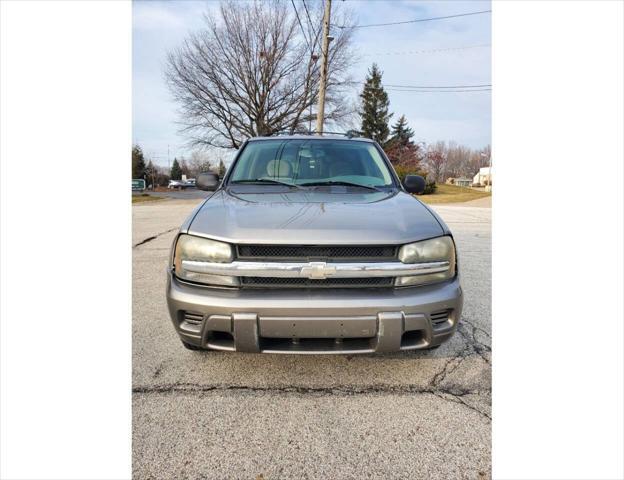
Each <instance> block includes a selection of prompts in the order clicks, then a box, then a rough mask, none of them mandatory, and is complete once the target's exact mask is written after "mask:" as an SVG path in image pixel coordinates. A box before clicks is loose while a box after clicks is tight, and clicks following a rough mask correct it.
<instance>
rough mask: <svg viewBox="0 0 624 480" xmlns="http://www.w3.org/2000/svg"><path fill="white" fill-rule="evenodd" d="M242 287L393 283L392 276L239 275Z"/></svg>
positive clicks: (391, 284)
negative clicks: (287, 276)
mask: <svg viewBox="0 0 624 480" xmlns="http://www.w3.org/2000/svg"><path fill="white" fill-rule="evenodd" d="M240 279H241V286H242V287H243V288H383V287H392V286H393V285H394V277H369V278H327V279H324V280H313V279H309V278H276V277H240Z"/></svg>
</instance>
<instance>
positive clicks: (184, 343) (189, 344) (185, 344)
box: [181, 340, 203, 351]
mask: <svg viewBox="0 0 624 480" xmlns="http://www.w3.org/2000/svg"><path fill="white" fill-rule="evenodd" d="M181 342H182V345H184V348H186V349H188V350H195V351H197V350H203V348H201V347H198V346H197V345H193V344H192V343H186V342H185V341H184V340H181Z"/></svg>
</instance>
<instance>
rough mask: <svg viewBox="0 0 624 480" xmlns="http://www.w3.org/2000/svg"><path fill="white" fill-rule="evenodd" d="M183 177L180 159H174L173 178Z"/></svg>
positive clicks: (172, 166)
mask: <svg viewBox="0 0 624 480" xmlns="http://www.w3.org/2000/svg"><path fill="white" fill-rule="evenodd" d="M181 178H182V169H181V168H180V164H179V163H178V159H177V158H174V159H173V165H171V180H180V179H181Z"/></svg>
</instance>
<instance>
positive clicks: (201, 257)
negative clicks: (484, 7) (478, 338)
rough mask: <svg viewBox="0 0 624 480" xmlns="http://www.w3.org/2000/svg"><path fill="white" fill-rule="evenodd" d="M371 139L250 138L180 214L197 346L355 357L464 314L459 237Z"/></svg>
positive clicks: (410, 344)
mask: <svg viewBox="0 0 624 480" xmlns="http://www.w3.org/2000/svg"><path fill="white" fill-rule="evenodd" d="M424 186H425V181H424V179H423V178H422V177H419V176H414V175H408V176H407V177H406V178H405V181H404V183H403V184H401V183H400V181H399V179H398V177H397V175H396V173H395V172H394V170H393V168H392V166H391V164H390V162H389V160H388V158H387V157H386V155H385V153H384V152H383V150H382V149H381V148H380V146H379V145H378V144H377V143H376V142H374V141H372V140H368V139H362V138H341V137H335V136H316V135H315V136H306V135H291V136H284V137H279V136H278V137H262V138H253V139H250V140H248V141H247V142H245V144H244V145H243V146H242V147H241V148H240V150H239V151H238V152H237V154H236V157H235V158H234V161H233V163H232V166H231V167H230V169H229V170H228V172H227V174H226V175H225V177H224V178H223V180H222V182H221V183H219V182H218V178H217V177H216V176H215V175H214V174H212V173H203V174H201V175H199V176H198V177H197V187H198V188H201V189H203V190H214V193H213V194H212V195H211V196H210V197H209V198H208V199H207V200H205V201H204V202H203V203H202V204H201V205H200V206H199V207H197V208H196V209H195V211H193V213H192V214H191V215H190V216H189V217H188V219H187V220H186V221H185V222H184V223H183V224H182V226H181V228H180V231H179V233H178V235H177V236H176V238H175V241H174V243H173V248H172V252H171V260H170V264H169V267H168V269H167V270H168V271H167V274H168V282H167V302H168V306H169V312H170V315H171V319H172V321H173V325H174V327H175V329H176V331H177V333H178V334H179V335H180V338H181V339H182V343H183V344H184V346H185V347H187V348H189V349H191V350H202V349H205V350H221V351H231V352H234V351H236V352H264V353H300V354H314V353H316V354H328V353H340V354H354V353H370V352H391V351H400V350H414V349H428V348H434V347H437V346H439V345H440V344H441V343H442V342H444V341H446V340H448V339H449V338H450V337H451V336H452V335H453V333H454V332H455V330H456V329H457V324H458V322H459V319H460V315H461V310H462V301H463V297H462V289H461V286H460V283H459V273H458V271H459V268H458V263H457V254H456V250H455V243H454V241H453V236H452V234H451V232H450V230H449V229H448V227H447V226H446V225H445V223H444V222H443V221H442V219H440V217H438V215H437V214H436V213H434V212H433V211H432V210H431V209H430V208H429V207H428V206H426V205H424V204H423V203H421V202H420V201H419V200H418V199H417V198H415V197H414V196H413V195H412V194H413V193H421V192H422V191H423V189H424Z"/></svg>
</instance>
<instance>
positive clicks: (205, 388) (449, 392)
mask: <svg viewBox="0 0 624 480" xmlns="http://www.w3.org/2000/svg"><path fill="white" fill-rule="evenodd" d="M233 391H234V392H261V393H277V394H292V393H294V394H303V395H310V394H318V395H343V396H353V395H367V394H390V395H424V394H427V395H435V396H436V397H438V398H441V399H442V400H445V401H447V402H453V403H457V404H458V405H462V406H464V407H466V408H468V409H470V410H472V411H474V412H476V413H478V414H479V415H481V416H482V417H484V418H487V419H488V420H491V419H492V417H491V416H490V415H489V414H488V413H487V412H484V411H483V410H481V409H479V408H477V407H475V406H474V405H472V404H470V403H468V402H466V401H465V400H464V399H463V397H465V396H467V395H480V394H482V393H488V392H484V391H481V390H471V389H467V388H458V387H454V388H439V387H436V388H430V387H427V388H422V387H416V386H413V385H404V386H389V385H370V386H365V387H356V386H349V387H347V386H340V387H295V386H284V387H253V386H247V385H199V384H196V383H168V384H162V385H146V386H138V387H134V388H133V389H132V393H133V394H138V395H146V394H170V393H186V394H199V395H201V394H205V393H211V392H233Z"/></svg>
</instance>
